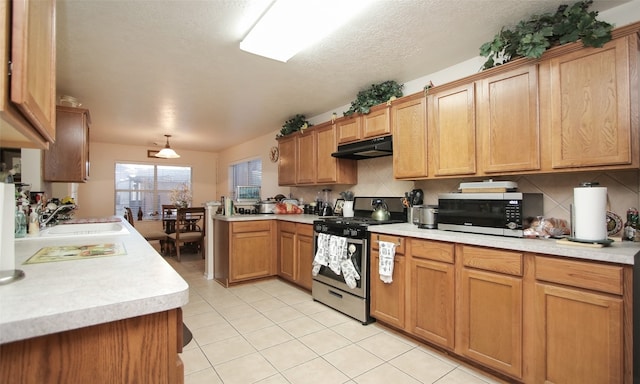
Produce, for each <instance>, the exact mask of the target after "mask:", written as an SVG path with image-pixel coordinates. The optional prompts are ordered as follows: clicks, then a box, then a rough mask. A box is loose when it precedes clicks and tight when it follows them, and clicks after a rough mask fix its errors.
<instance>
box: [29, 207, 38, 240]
mask: <svg viewBox="0 0 640 384" xmlns="http://www.w3.org/2000/svg"><path fill="white" fill-rule="evenodd" d="M38 232H40V223H39V222H38V214H37V213H36V212H35V211H32V212H31V214H30V215H29V234H30V235H35V234H37V233H38Z"/></svg>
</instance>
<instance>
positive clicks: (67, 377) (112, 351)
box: [0, 222, 189, 384]
mask: <svg viewBox="0 0 640 384" xmlns="http://www.w3.org/2000/svg"><path fill="white" fill-rule="evenodd" d="M122 225H123V226H124V227H125V228H127V230H128V232H129V234H124V235H106V234H103V235H95V236H61V237H48V238H27V239H20V240H17V241H16V244H15V249H16V268H19V269H21V270H23V271H24V272H25V275H26V276H25V278H24V279H22V280H20V281H17V282H14V283H11V284H8V285H4V286H0V302H1V303H2V310H1V311H0V343H1V344H0V356H2V358H1V359H0V382H3V383H10V382H19V383H54V382H68V383H71V382H78V383H80V382H83V383H89V382H91V383H114V382H120V383H125V382H129V383H132V382H153V383H167V384H168V383H182V382H183V380H184V377H183V376H184V373H183V370H184V368H183V366H182V362H181V361H180V357H179V356H178V353H179V352H181V350H182V312H181V309H180V308H181V307H182V306H183V305H185V304H186V303H187V302H188V300H189V291H188V288H189V287H188V285H187V283H186V282H185V281H184V280H183V279H182V278H181V277H180V275H178V274H177V273H176V272H175V270H174V269H173V268H171V266H170V265H169V264H168V263H167V262H166V261H164V260H163V259H162V257H160V256H159V255H158V253H157V252H156V251H155V250H154V249H153V248H152V247H151V246H150V245H149V243H148V242H146V241H145V240H144V238H143V237H142V236H141V235H140V234H139V233H138V232H136V231H135V229H133V227H131V226H130V225H129V224H128V223H126V222H122ZM106 243H115V244H120V245H122V246H123V247H124V250H125V253H124V254H120V255H111V256H104V257H94V258H87V259H83V260H70V261H60V262H47V263H36V264H24V262H25V261H27V260H28V259H29V258H30V257H31V256H32V255H34V254H35V253H36V252H38V251H39V250H40V249H42V248H43V247H52V246H69V245H80V244H86V245H88V244H106Z"/></svg>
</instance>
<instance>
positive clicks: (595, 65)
mask: <svg viewBox="0 0 640 384" xmlns="http://www.w3.org/2000/svg"><path fill="white" fill-rule="evenodd" d="M637 61H638V42H637V37H636V35H635V34H632V35H628V36H624V37H621V38H618V39H615V40H612V41H610V42H609V43H607V44H606V45H605V46H604V47H603V48H585V49H580V50H577V51H574V52H570V53H567V54H565V55H561V56H558V57H554V58H551V59H549V60H546V61H543V62H542V63H541V70H542V69H544V70H545V71H548V77H547V78H546V83H545V91H546V92H547V94H543V95H542V97H541V100H544V101H545V103H544V104H543V105H542V108H543V109H542V110H543V111H544V112H546V113H548V118H549V124H550V127H551V132H550V138H549V139H550V143H549V144H548V145H549V146H550V148H551V154H550V157H551V168H552V169H564V168H577V167H601V166H612V165H633V166H635V167H637V166H638V156H639V155H638V140H639V138H638V116H637V113H638V95H637V90H638V72H637V70H638V68H637ZM630 77H631V78H630ZM632 111H634V112H632ZM544 112H543V113H544ZM633 114H635V117H634V116H633Z"/></svg>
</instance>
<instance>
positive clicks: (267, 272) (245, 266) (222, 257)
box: [214, 220, 278, 286]
mask: <svg viewBox="0 0 640 384" xmlns="http://www.w3.org/2000/svg"><path fill="white" fill-rule="evenodd" d="M276 227H277V223H276V221H275V220H255V221H237V222H228V221H223V220H216V223H215V226H214V231H215V239H216V240H215V244H214V246H215V255H216V257H215V260H214V275H215V279H216V280H218V281H219V282H220V283H221V284H223V285H224V286H228V285H229V284H233V283H237V282H241V281H247V280H252V279H257V278H262V277H268V276H274V275H276V272H277V269H276V268H277V259H276V251H277V243H278V241H277V238H276Z"/></svg>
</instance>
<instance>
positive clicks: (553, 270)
mask: <svg viewBox="0 0 640 384" xmlns="http://www.w3.org/2000/svg"><path fill="white" fill-rule="evenodd" d="M535 264H536V273H535V276H536V279H537V280H544V281H548V282H552V283H558V284H565V285H570V286H573V287H579V288H585V289H591V290H595V291H600V292H606V293H612V294H614V295H622V294H623V293H624V290H623V272H624V270H623V267H621V266H615V265H608V264H607V265H605V264H598V263H596V262H586V261H577V260H568V259H560V258H552V257H544V256H536V258H535Z"/></svg>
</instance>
